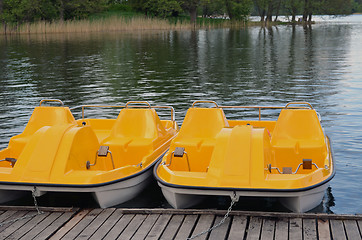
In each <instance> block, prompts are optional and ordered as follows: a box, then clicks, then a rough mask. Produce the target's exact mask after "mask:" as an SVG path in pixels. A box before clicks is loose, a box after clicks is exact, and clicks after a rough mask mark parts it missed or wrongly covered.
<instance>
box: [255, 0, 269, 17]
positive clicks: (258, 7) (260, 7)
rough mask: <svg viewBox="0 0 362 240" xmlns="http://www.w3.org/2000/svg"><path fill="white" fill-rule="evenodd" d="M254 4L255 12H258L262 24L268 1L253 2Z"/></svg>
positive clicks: (257, 0)
mask: <svg viewBox="0 0 362 240" xmlns="http://www.w3.org/2000/svg"><path fill="white" fill-rule="evenodd" d="M254 4H255V7H256V10H257V11H258V14H259V16H260V21H261V22H264V20H265V15H266V9H267V5H268V1H267V0H254Z"/></svg>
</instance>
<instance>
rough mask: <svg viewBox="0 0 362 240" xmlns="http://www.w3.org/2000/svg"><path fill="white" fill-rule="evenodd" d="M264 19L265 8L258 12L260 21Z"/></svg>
mask: <svg viewBox="0 0 362 240" xmlns="http://www.w3.org/2000/svg"><path fill="white" fill-rule="evenodd" d="M264 21H265V10H263V11H261V13H260V22H264Z"/></svg>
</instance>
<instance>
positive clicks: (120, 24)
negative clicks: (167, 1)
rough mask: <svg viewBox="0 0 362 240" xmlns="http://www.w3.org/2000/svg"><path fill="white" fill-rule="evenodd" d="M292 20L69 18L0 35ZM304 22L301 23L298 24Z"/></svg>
mask: <svg viewBox="0 0 362 240" xmlns="http://www.w3.org/2000/svg"><path fill="white" fill-rule="evenodd" d="M285 24H292V23H290V22H271V23H268V24H266V22H260V21H259V22H254V21H230V20H228V19H205V18H199V19H197V21H196V23H195V24H192V23H190V21H189V20H187V19H176V20H175V19H173V20H170V19H162V18H155V17H145V16H132V17H128V16H127V17H125V16H111V17H106V18H97V19H81V20H66V21H60V20H59V21H53V22H47V21H37V22H32V23H23V24H20V25H13V26H11V25H6V26H4V25H2V26H1V25H0V35H12V34H45V33H91V32H116V31H140V30H192V29H212V28H245V27H251V26H274V25H285ZM294 24H300V23H294Z"/></svg>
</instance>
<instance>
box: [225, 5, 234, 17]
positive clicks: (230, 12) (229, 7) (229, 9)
mask: <svg viewBox="0 0 362 240" xmlns="http://www.w3.org/2000/svg"><path fill="white" fill-rule="evenodd" d="M225 6H226V11H227V13H228V15H229V18H230V20H232V19H233V18H234V15H233V13H232V11H231V6H230V1H229V0H225Z"/></svg>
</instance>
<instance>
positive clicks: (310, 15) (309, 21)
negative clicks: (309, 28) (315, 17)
mask: <svg viewBox="0 0 362 240" xmlns="http://www.w3.org/2000/svg"><path fill="white" fill-rule="evenodd" d="M308 23H309V24H310V23H312V14H311V13H309V15H308Z"/></svg>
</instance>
